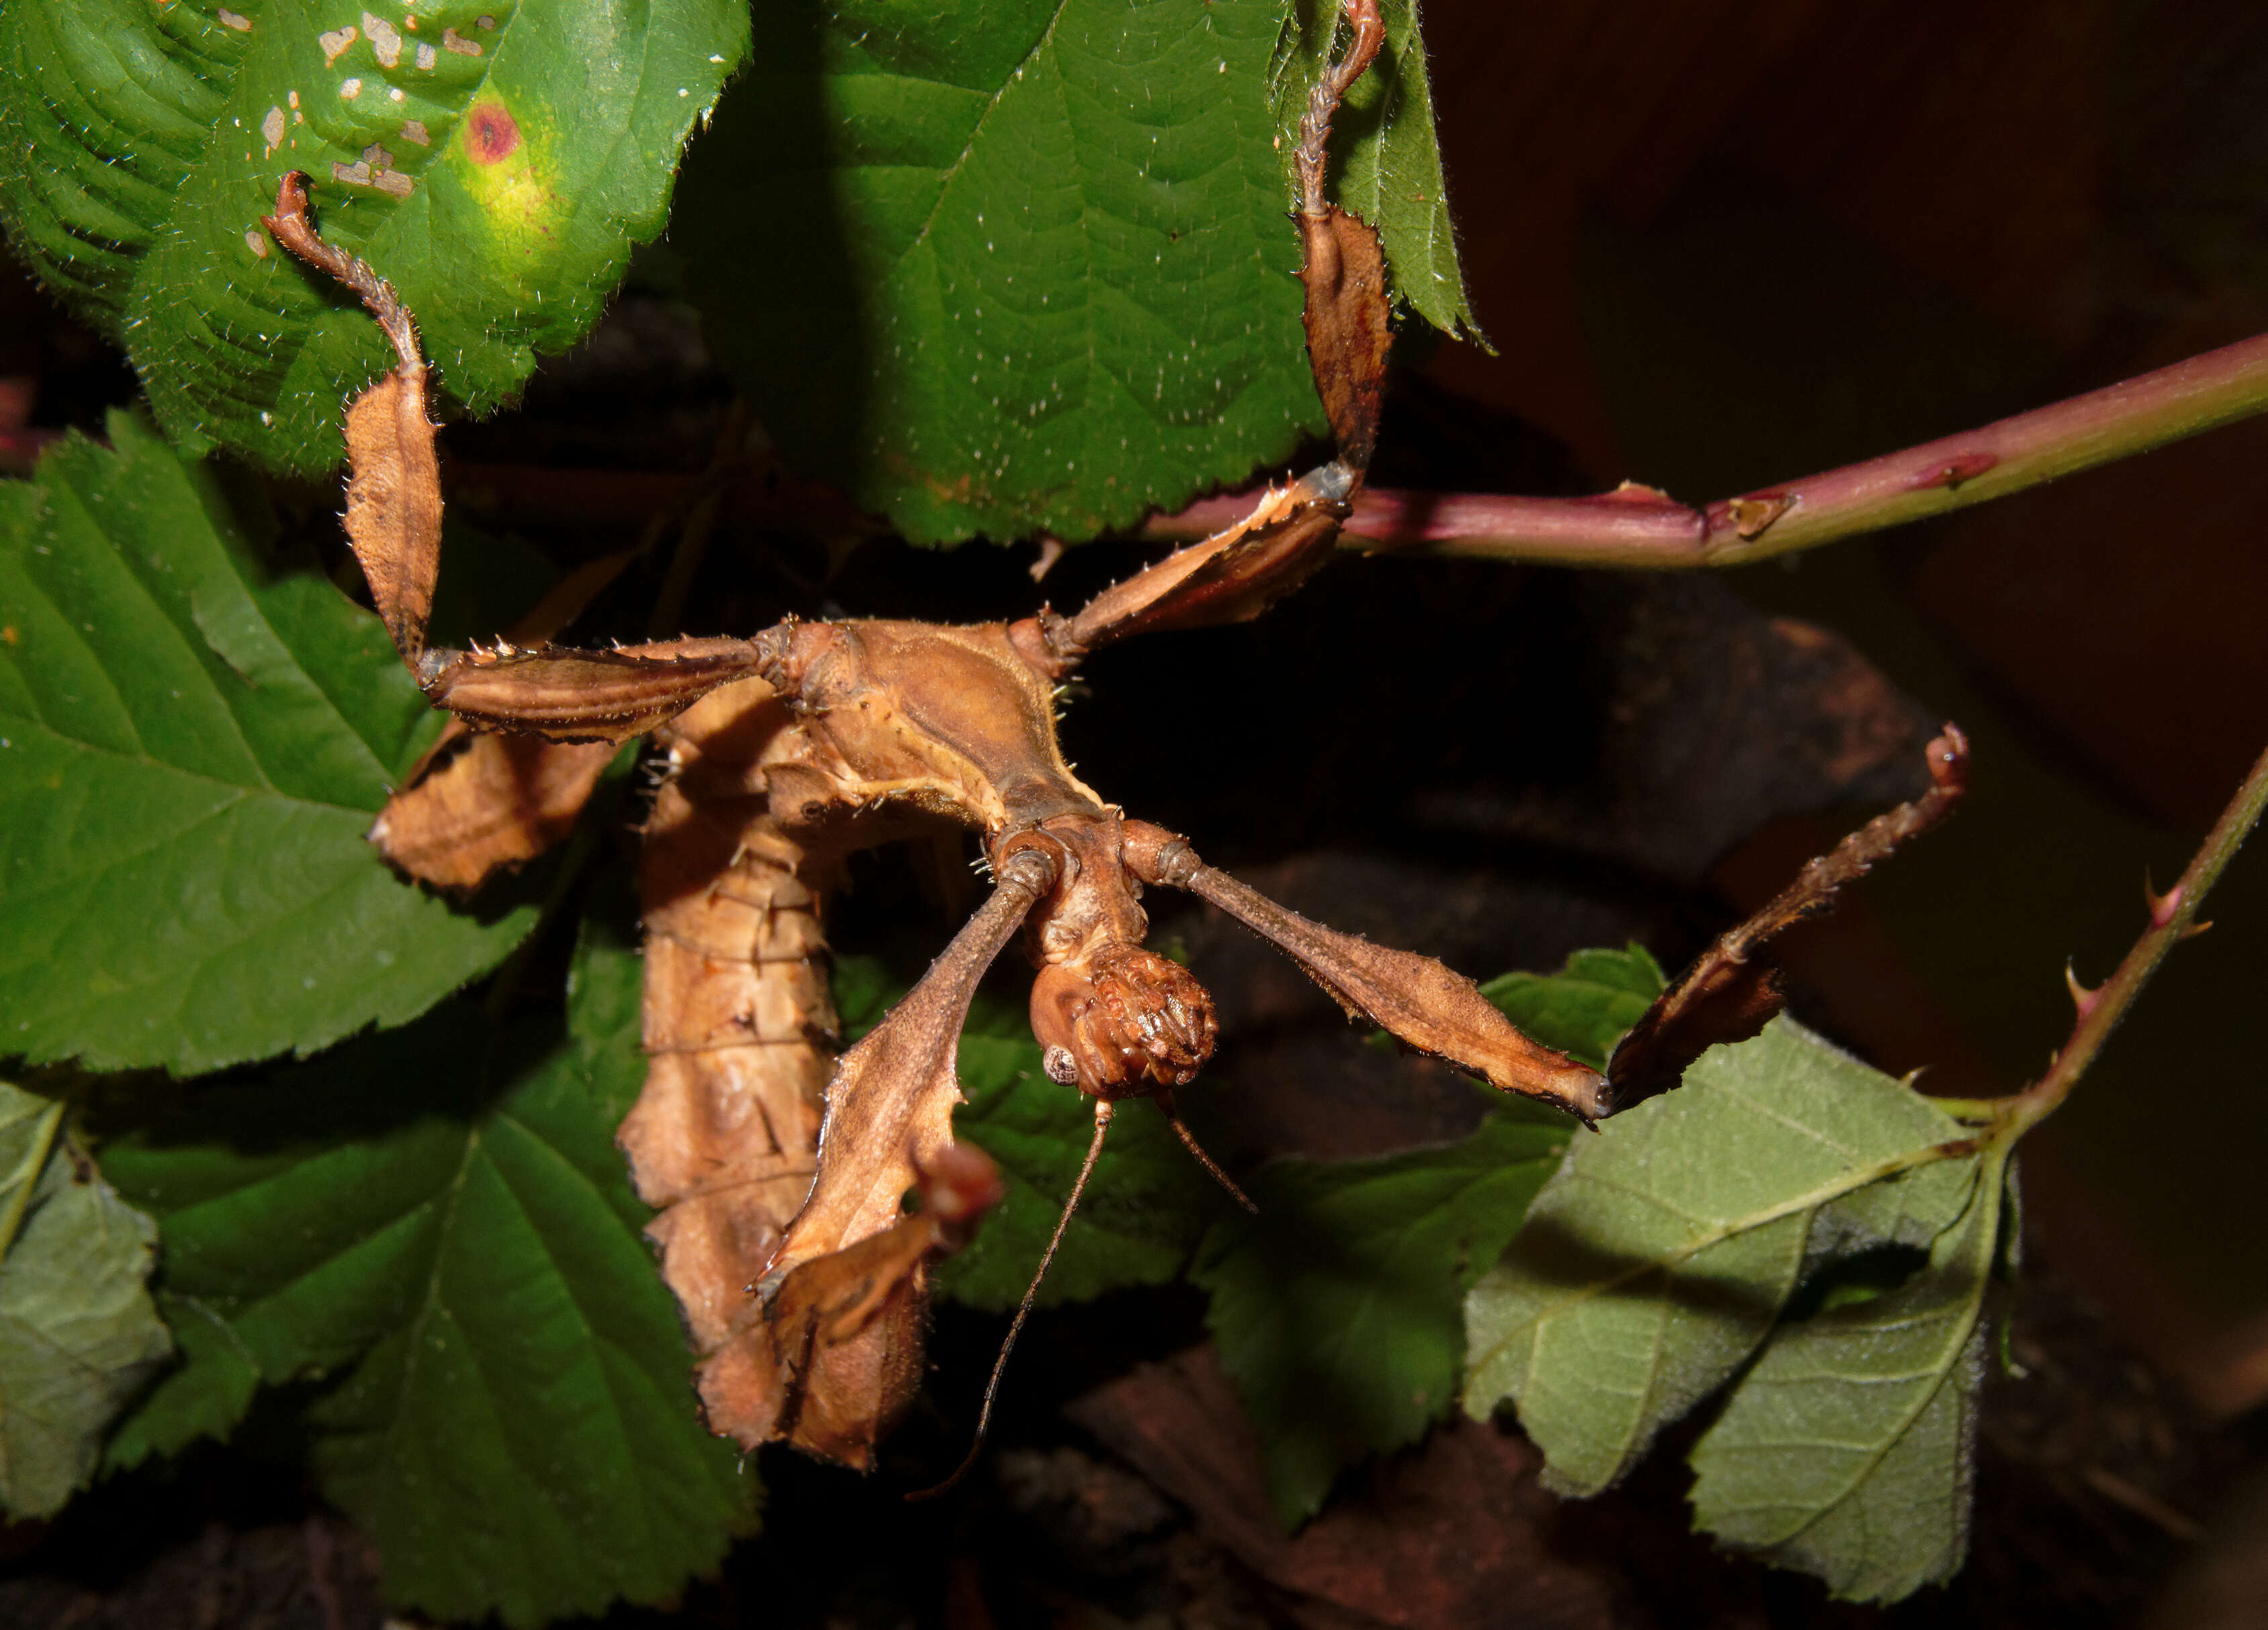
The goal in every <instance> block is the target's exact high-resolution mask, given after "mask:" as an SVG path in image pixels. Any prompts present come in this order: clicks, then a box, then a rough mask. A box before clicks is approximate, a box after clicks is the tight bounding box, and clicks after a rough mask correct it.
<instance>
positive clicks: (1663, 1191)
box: [1465, 1020, 1969, 1494]
mask: <svg viewBox="0 0 2268 1630" xmlns="http://www.w3.org/2000/svg"><path fill="white" fill-rule="evenodd" d="M1960 1134H1961V1128H1960V1127H1958V1126H1957V1124H1956V1123H1955V1122H1954V1121H1952V1120H1950V1119H1949V1118H1948V1117H1947V1116H1945V1115H1944V1114H1942V1113H1941V1112H1939V1111H1937V1110H1935V1109H1933V1108H1932V1107H1931V1106H1930V1105H1928V1103H1927V1102H1926V1100H1924V1099H1922V1098H1919V1097H1918V1095H1915V1094H1914V1093H1912V1092H1911V1091H1910V1090H1907V1089H1906V1088H1904V1087H1903V1086H1901V1085H1899V1084H1898V1083H1896V1082H1893V1081H1891V1080H1890V1079H1889V1077H1887V1076H1881V1075H1880V1074H1879V1073H1877V1072H1875V1071H1873V1070H1870V1069H1868V1068H1866V1067H1865V1066H1863V1065H1861V1064H1859V1063H1858V1062H1857V1061H1855V1060H1852V1059H1850V1058H1848V1057H1847V1056H1845V1055H1844V1054H1839V1053H1837V1052H1836V1051H1835V1050H1834V1049H1833V1048H1831V1047H1830V1046H1827V1045H1826V1044H1825V1043H1824V1042H1822V1041H1820V1040H1819V1039H1817V1038H1815V1037H1813V1036H1811V1035H1809V1034H1808V1032H1803V1031H1801V1030H1800V1029H1798V1028H1797V1027H1796V1026H1794V1025H1793V1024H1789V1023H1788V1022H1787V1021H1786V1020H1780V1021H1777V1022H1776V1023H1775V1024H1774V1025H1773V1026H1772V1027H1771V1029H1768V1030H1767V1031H1766V1032H1764V1035H1762V1036H1760V1037H1758V1038H1757V1039H1756V1040H1754V1041H1751V1042H1748V1043H1744V1044H1742V1046H1738V1047H1719V1048H1715V1049H1712V1051H1711V1052H1710V1053H1708V1054H1705V1055H1704V1057H1703V1059H1702V1060H1701V1061H1700V1062H1699V1063H1697V1065H1696V1066H1695V1067H1694V1068H1693V1069H1692V1070H1691V1071H1690V1073H1689V1075H1688V1076H1687V1082H1686V1085H1685V1086H1684V1088H1683V1090H1680V1091H1678V1092H1676V1093H1673V1094H1671V1095H1669V1096H1668V1097H1667V1098H1661V1099H1656V1100H1653V1101H1652V1102H1649V1103H1647V1104H1646V1105H1641V1106H1639V1108H1638V1109H1637V1110H1634V1111H1632V1112H1631V1113H1630V1114H1628V1115H1627V1116H1624V1117H1620V1118H1617V1119H1616V1120H1612V1121H1609V1122H1608V1123H1607V1124H1606V1126H1605V1128H1604V1129H1603V1131H1602V1135H1601V1136H1600V1137H1599V1138H1598V1139H1596V1140H1588V1139H1587V1140H1584V1141H1583V1142H1580V1143H1579V1144H1578V1145H1577V1147H1576V1148H1575V1149H1574V1150H1573V1152H1572V1154H1571V1155H1570V1156H1569V1158H1568V1160H1567V1161H1566V1162H1565V1164H1563V1165H1562V1166H1561V1168H1560V1170H1559V1171H1558V1173H1557V1176H1556V1177H1554V1178H1553V1179H1552V1181H1551V1183H1550V1186H1547V1188H1546V1189H1545V1190H1544V1192H1543V1194H1542V1195H1541V1196H1540V1197H1539V1198H1538V1199H1537V1200H1536V1203H1535V1206H1534V1207H1533V1208H1531V1210H1530V1212H1529V1215H1528V1224H1527V1226H1526V1227H1525V1228H1524V1229H1523V1230H1522V1231H1521V1236H1520V1237H1519V1238H1518V1239H1517V1240H1516V1241H1515V1242H1514V1243H1513V1248H1512V1250H1511V1252H1509V1253H1508V1254H1507V1255H1506V1259H1505V1260H1504V1261H1503V1262H1502V1263H1500V1264H1499V1265H1498V1267H1495V1268H1494V1269H1492V1270H1491V1272H1490V1274H1488V1275H1486V1276H1485V1277H1484V1279H1483V1280H1482V1281H1480V1283H1479V1284H1477V1285H1476V1287H1475V1288H1474V1289H1473V1292H1472V1294H1471V1296H1469V1298H1468V1300H1467V1303H1466V1318H1467V1329H1468V1335H1469V1343H1470V1350H1469V1363H1470V1369H1469V1373H1468V1376H1467V1379H1466V1393H1465V1401H1466V1406H1467V1408H1468V1409H1469V1410H1470V1411H1471V1412H1472V1413H1475V1414H1476V1415H1485V1414H1486V1413H1488V1412H1489V1411H1490V1410H1491V1409H1492V1408H1493V1407H1494V1406H1496V1405H1497V1404H1498V1403H1499V1401H1501V1400H1504V1399H1512V1400H1513V1401H1514V1402H1516V1403H1517V1405H1518V1406H1519V1409H1520V1416H1521V1424H1522V1426H1523V1428H1525V1429H1526V1430H1527V1431H1528V1435H1530V1436H1531V1437H1533V1438H1534V1439H1535V1442H1536V1443H1537V1444H1538V1446H1539V1447H1541V1448H1542V1449H1543V1450H1544V1452H1545V1455H1546V1457H1547V1461H1548V1467H1547V1472H1546V1480H1547V1481H1548V1482H1549V1483H1550V1485H1551V1486H1552V1487H1555V1488H1557V1489H1558V1490H1560V1491H1561V1492H1564V1493H1569V1494H1594V1493H1596V1492H1598V1491H1599V1490H1600V1489H1602V1488H1604V1487H1607V1486H1608V1485H1609V1484H1610V1483H1612V1482H1613V1481H1614V1480H1615V1479H1616V1478H1618V1477H1619V1476H1621V1475H1622V1473H1623V1472H1624V1471H1626V1470H1627V1469H1628V1468H1629V1466H1630V1465H1631V1464H1632V1463H1633V1462H1634V1461H1635V1460H1636V1459H1637V1457H1638V1456H1639V1455H1640V1454H1642V1453H1643V1452H1644V1450H1645V1449H1646V1444H1647V1443H1649V1442H1650V1441H1651V1440H1652V1438H1653V1435H1654V1434H1655V1432H1657V1431H1658V1430H1659V1429H1660V1428H1661V1427H1662V1426H1663V1425H1665V1424H1666V1423H1667V1422H1668V1421H1673V1420H1675V1419H1676V1418H1677V1417H1678V1416H1680V1415H1682V1414H1683V1413H1685V1412H1686V1411H1687V1410H1688V1409H1690V1408H1691V1407H1692V1406H1693V1405H1695V1404H1696V1403H1697V1402H1698V1401H1699V1400H1700V1399H1702V1398H1703V1397H1705V1396H1706V1394H1707V1393H1709V1392H1710V1391H1712V1390H1713V1389H1714V1388H1715V1387H1716V1386H1718V1385H1719V1384H1721V1383H1722V1382H1723V1381H1724V1379H1725V1378H1726V1377H1728V1376H1729V1375H1731V1374H1732V1373H1733V1371H1734V1369H1735V1368H1736V1367H1737V1366H1738V1365H1739V1364H1740V1362H1742V1359H1744V1358H1745V1357H1746V1356H1747V1355H1748V1354H1749V1352H1750V1351H1751V1350H1753V1349H1754V1347H1756V1344H1757V1343H1758V1342H1759V1341H1760V1340H1763V1338H1764V1334H1765V1333H1766V1332H1767V1331H1768V1330H1769V1329H1770V1328H1771V1324H1772V1321H1773V1320H1774V1318H1776V1317H1777V1316H1778V1311H1779V1309H1780V1307H1781V1305H1782V1303H1785V1301H1786V1298H1787V1296H1788V1295H1789V1293H1790V1292H1791V1291H1793V1289H1794V1288H1795V1285H1796V1284H1797V1282H1798V1281H1799V1279H1800V1277H1801V1274H1802V1273H1803V1270H1804V1268H1805V1267H1806V1264H1807V1260H1808V1259H1809V1257H1810V1254H1811V1252H1812V1250H1813V1248H1814V1244H1815V1237H1817V1238H1818V1239H1820V1240H1829V1239H1831V1240H1833V1241H1835V1242H1837V1244H1838V1245H1842V1246H1848V1245H1853V1244H1861V1243H1880V1242H1881V1241H1882V1240H1885V1239H1890V1238H1896V1239H1901V1240H1904V1241H1905V1242H1906V1243H1915V1244H1926V1242H1927V1241H1928V1240H1929V1239H1930V1238H1932V1237H1934V1235H1935V1234H1936V1232H1937V1231H1938V1230H1940V1229H1941V1228H1942V1227H1943V1226H1944V1225H1945V1224H1946V1223H1948V1222H1949V1221H1950V1220H1951V1219H1952V1218H1953V1217H1954V1216H1955V1215H1957V1214H1958V1211H1959V1208H1960V1203H1961V1200H1962V1196H1963V1195H1964V1194H1965V1193H1966V1189H1965V1186H1964V1185H1965V1182H1966V1180H1967V1177H1968V1175H1969V1173H1968V1168H1967V1164H1966V1163H1964V1162H1962V1161H1960V1160H1948V1159H1947V1158H1946V1157H1945V1156H1944V1155H1943V1154H1942V1152H1941V1150H1942V1149H1943V1146H1946V1145H1948V1144H1950V1143H1953V1142H1955V1141H1956V1140H1957V1139H1958V1138H1959V1136H1960ZM1854 1197H1855V1198H1854ZM1823 1217H1824V1219H1825V1221H1824V1223H1822V1221H1821V1219H1822V1218H1823Z"/></svg>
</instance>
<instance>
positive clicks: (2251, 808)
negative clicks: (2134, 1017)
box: [1998, 752, 2268, 1139]
mask: <svg viewBox="0 0 2268 1630" xmlns="http://www.w3.org/2000/svg"><path fill="white" fill-rule="evenodd" d="M2264 806H2268V752H2264V753H2262V754H2261V755H2260V757H2259V759H2258V760H2256V761H2255V762H2254V764H2253V766H2252V771H2251V774H2250V775H2247V776H2246V777H2245V778H2244V782H2243V784H2242V786H2240V787H2238V788H2237V789H2236V796H2235V797H2234V798H2232V799H2230V800H2229V804H2228V808H2227V809H2225V810H2223V811H2221V812H2220V819H2219V820H2217V821H2215V822H2214V823H2213V830H2212V831H2211V832H2209V833H2206V834H2205V841H2204V843H2203V844H2201V845H2200V846H2198V852H2197V855H2196V856H2195V858H2193V859H2192V860H2191V862H2190V863H2189V866H2188V868H2187V869H2186V870H2183V873H2182V876H2181V881H2179V882H2178V883H2176V884H2175V885H2174V886H2173V887H2172V888H2170V889H2168V890H2167V891H2166V892H2164V893H2163V894H2151V895H2150V896H2149V901H2150V926H2149V927H2148V928H2147V929H2144V930H2143V933H2142V936H2141V937H2140V938H2139V939H2138V940H2136V941H2135V942H2134V944H2133V946H2132V949H2131V950H2129V951H2127V953H2126V955H2125V958H2124V960H2123V961H2121V962H2120V963H2119V965H2118V969H2117V972H2116V973H2113V974H2111V976H2110V978H2109V979H2107V980H2104V981H2103V982H2102V984H2101V985H2099V986H2097V987H2096V988H2095V989H2093V990H2088V989H2087V988H2085V987H2084V986H2082V985H2080V983H2079V982H2078V981H2077V980H2072V981H2071V983H2072V997H2073V1001H2074V1002H2076V1003H2077V1004H2078V1007H2079V1022H2078V1023H2077V1024H2074V1025H2073V1026H2072V1032H2071V1039H2069V1040H2067V1041H2066V1042H2065V1043H2064V1045H2063V1049H2062V1051H2060V1052H2058V1054H2056V1056H2055V1062H2054V1063H2053V1064H2051V1065H2050V1066H2049V1067H2048V1072H2047V1074H2046V1075H2044V1076H2041V1077H2040V1078H2039V1079H2038V1080H2037V1081H2036V1082H2034V1083H2032V1084H2031V1085H2030V1086H2029V1087H2027V1088H2025V1089H2024V1090H2023V1091H2021V1092H2020V1093H2018V1094H2017V1095H2016V1096H2015V1097H2014V1098H2007V1099H2004V1100H2002V1102H2001V1105H2000V1106H1999V1107H2000V1125H1999V1133H1998V1135H1999V1136H2001V1137H2003V1138H2009V1139H2013V1138H2017V1137H2021V1136H2022V1135H2023V1134H2025V1133H2026V1132H2028V1131H2029V1130H2030V1129H2031V1128H2032V1127H2034V1126H2036V1125H2037V1124H2038V1123H2039V1122H2040V1121H2042V1120H2044V1119H2046V1118H2047V1117H2048V1116H2049V1115H2051V1114H2053V1113H2054V1112H2056V1110H2057V1108H2058V1106H2059V1105H2061V1104H2062V1103H2063V1101H2064V1099H2065V1098H2068V1097H2069V1096H2070V1095H2071V1090H2072V1087H2073V1084H2075V1083H2077V1082H2078V1080H2079V1078H2080V1076H2083V1075H2085V1074H2086V1073H2087V1068H2088V1065H2090V1064H2092V1063H2093V1062H2094V1061H2095V1054H2098V1053H2100V1052H2101V1051H2102V1044H2103V1043H2104V1042H2106V1041H2108V1040H2109V1039H2110V1032H2112V1031H2114V1030H2116V1029H2117V1028H2118V1022H2119V1020H2121V1019H2123V1018H2124V1017H2126V1010H2127V1009H2128V1008H2130V1007H2132V1005H2133V1002H2134V998H2135V997H2136V996H2138V995H2140V994H2141V992H2142V988H2143V987H2144V986H2145V985H2147V984H2148V983H2149V982H2150V978H2151V976H2152V975H2153V974H2154V973H2157V971H2158V965H2159V964H2160V963H2161V962H2163V961H2164V960H2165V959H2166V953H2167V952H2168V951H2171V950H2172V949H2173V948H2174V943H2175V942H2176V941H2177V940H2182V939H2186V938H2187V937H2189V936H2191V935H2192V934H2196V933H2201V932H2203V930H2204V929H2205V927H2207V926H2209V925H2207V924H2202V923H2199V922H2198V907H2199V906H2201V905H2202V904H2204V902H2205V894H2206V893H2207V892H2208V891H2210V890H2211V889H2212V887H2213V885H2214V884H2215V883H2217V882H2219V881H2220V874H2221V873H2222V872H2223V871H2224V870H2227V869H2228V863H2229V861H2230V860H2231V859H2233V858H2234V857H2235V854H2236V851H2237V849H2238V848H2239V847H2241V846H2242V843H2243V842H2244V840H2245V837H2246V836H2247V834H2249V833H2250V832H2251V830H2252V828H2253V826H2254V825H2255V824H2256V823H2257V821H2258V820H2259V819H2260V811H2261V810H2262V808H2263V807H2264Z"/></svg>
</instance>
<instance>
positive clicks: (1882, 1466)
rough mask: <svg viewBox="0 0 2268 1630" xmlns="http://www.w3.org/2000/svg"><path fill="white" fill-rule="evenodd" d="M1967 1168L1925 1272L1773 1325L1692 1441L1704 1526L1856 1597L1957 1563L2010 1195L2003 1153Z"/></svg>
mask: <svg viewBox="0 0 2268 1630" xmlns="http://www.w3.org/2000/svg"><path fill="white" fill-rule="evenodd" d="M1968 1170H1969V1171H1970V1174H1971V1177H1972V1185H1971V1189H1970V1197H1969V1202H1968V1205H1967V1208H1966V1209H1965V1211H1964V1212H1963V1213H1962V1216H1961V1218H1960V1220H1959V1221H1958V1222H1957V1223H1955V1225H1954V1226H1952V1227H1950V1228H1948V1229H1947V1230H1945V1232H1944V1233H1943V1234H1942V1235H1941V1236H1940V1237H1939V1239H1938V1241H1937V1244H1936V1245H1935V1247H1934V1249H1933V1251H1932V1252H1931V1256H1930V1261H1929V1265H1928V1267H1926V1268H1924V1269H1923V1270H1922V1271H1921V1272H1920V1273H1919V1274H1917V1275H1916V1276H1915V1277H1914V1278H1913V1279H1912V1280H1911V1281H1908V1282H1907V1283H1906V1284H1905V1285H1904V1286H1902V1287H1900V1288H1899V1289H1896V1290H1893V1291H1890V1292H1889V1293H1888V1294H1886V1295H1884V1296H1879V1297H1876V1298H1875V1299H1874V1300H1872V1301H1867V1302H1863V1303H1857V1304H1854V1305H1852V1306H1847V1307H1841V1308H1837V1309H1833V1310H1831V1311H1828V1312H1824V1313H1822V1314H1820V1315H1818V1316H1817V1317H1815V1318H1811V1319H1809V1320H1807V1321H1805V1322H1804V1323H1802V1324H1799V1325H1790V1326H1787V1327H1785V1328H1783V1329H1780V1330H1778V1331H1777V1332H1775V1333H1773V1335H1772V1338H1771V1341H1770V1342H1769V1343H1768V1344H1767V1345H1766V1347H1765V1348H1764V1353H1763V1355H1762V1356H1761V1357H1759V1358H1758V1359H1757V1361H1756V1364H1755V1365H1754V1367H1753V1368H1751V1369H1749V1372H1748V1374H1746V1375H1745V1376H1743V1377H1742V1379H1741V1383H1740V1384H1739V1386H1738V1387H1737V1388H1736V1389H1735V1390H1734V1393H1733V1396H1732V1399H1731V1400H1730V1401H1729V1402H1728V1403H1727V1405H1726V1406H1725V1410H1724V1413H1722V1414H1721V1415H1720V1416H1719V1418H1718V1420H1717V1421H1716V1423H1715V1424H1714V1425H1713V1426H1712V1427H1711V1428H1710V1429H1709V1431H1708V1433H1707V1434H1706V1435H1704V1436H1703V1438H1702V1439H1701V1441H1700V1443H1698V1444H1697V1445H1696V1447H1695V1449H1694V1451H1693V1467H1694V1471H1695V1472H1696V1473H1697V1481H1696V1482H1695V1484H1694V1489H1693V1503H1694V1522H1695V1525H1696V1526H1697V1527H1700V1528H1703V1529H1705V1530H1707V1531H1710V1532H1712V1533H1713V1534H1715V1535H1716V1536H1717V1538H1719V1539H1721V1540H1723V1541H1725V1542H1726V1543H1727V1544H1728V1545H1734V1546H1741V1547H1742V1548H1744V1549H1752V1550H1756V1551H1759V1552H1761V1553H1763V1554H1764V1556H1765V1557H1766V1558H1767V1559H1768V1560H1771V1561H1773V1562H1776V1563H1778V1564H1779V1565H1781V1566H1783V1567H1790V1568H1802V1569H1804V1570H1806V1571H1807V1572H1809V1573H1813V1574H1816V1575H1819V1576H1821V1577H1822V1578H1823V1579H1825V1580H1826V1581H1827V1582H1828V1585H1829V1586H1830V1589H1832V1590H1834V1592H1835V1594H1836V1595H1837V1596H1840V1597H1847V1598H1849V1599H1852V1600H1855V1601H1866V1602H1888V1601H1895V1600H1896V1599H1897V1598H1898V1597H1903V1596H1905V1595H1907V1594H1909V1593H1910V1592H1911V1591H1913V1590H1917V1589H1918V1588H1919V1587H1921V1586H1922V1585H1925V1584H1931V1583H1941V1582H1943V1581H1945V1580H1947V1579H1949V1578H1951V1577H1952V1576H1953V1575H1954V1573H1955V1571H1956V1570H1958V1569H1959V1568H1960V1566H1961V1561H1962V1555H1963V1553H1965V1551H1966V1549H1967V1546H1968V1536H1969V1509H1970V1484H1971V1481H1972V1477H1973V1465H1972V1454H1973V1447H1974V1439H1975V1435H1976V1413H1977V1392H1978V1388H1979V1384H1980V1383H1981V1382H1982V1379H1983V1375H1984V1348H1985V1338H1984V1331H1983V1327H1982V1318H1981V1316H1982V1312H1983V1307H1984V1299H1985V1289H1986V1287H1987V1286H1988V1285H1989V1284H1990V1283H1991V1281H1992V1270H1993V1264H1994V1257H1995V1253H1996V1252H1997V1251H1998V1249H1999V1225H2000V1218H2001V1200H2002V1195H2003V1193H2004V1190H2003V1185H2002V1180H2001V1179H2002V1171H2003V1166H2002V1158H2001V1157H1996V1158H1993V1159H1990V1160H1986V1161H1985V1162H1983V1163H1981V1166H1980V1165H1979V1164H1970V1166H1969V1167H1968Z"/></svg>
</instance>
